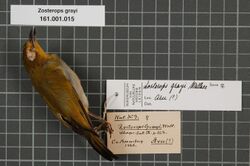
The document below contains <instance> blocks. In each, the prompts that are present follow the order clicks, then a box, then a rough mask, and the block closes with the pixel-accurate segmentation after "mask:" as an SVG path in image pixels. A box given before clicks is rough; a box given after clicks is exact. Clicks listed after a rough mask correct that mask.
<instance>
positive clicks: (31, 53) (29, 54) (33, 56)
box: [27, 51, 36, 61]
mask: <svg viewBox="0 0 250 166" xmlns="http://www.w3.org/2000/svg"><path fill="white" fill-rule="evenodd" d="M27 58H28V59H29V60H30V61H34V60H35V59H36V52H35V51H27Z"/></svg>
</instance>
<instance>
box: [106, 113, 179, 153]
mask: <svg viewBox="0 0 250 166" xmlns="http://www.w3.org/2000/svg"><path fill="white" fill-rule="evenodd" d="M107 120H108V121H109V122H110V123H111V125H112V128H113V130H114V133H113V134H112V135H111V137H110V136H108V148H109V149H110V150H111V151H112V152H113V153H115V154H137V153H180V151H181V147H180V145H181V143H180V142H181V138H180V136H181V134H180V131H181V129H180V128H181V123H180V112H177V111H169V112H108V113H107Z"/></svg>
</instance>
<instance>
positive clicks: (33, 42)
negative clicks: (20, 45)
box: [29, 27, 36, 48]
mask: <svg viewBox="0 0 250 166" xmlns="http://www.w3.org/2000/svg"><path fill="white" fill-rule="evenodd" d="M29 40H30V41H31V43H32V46H33V48H35V40H36V28H34V27H33V28H32V29H31V30H30V36H29Z"/></svg>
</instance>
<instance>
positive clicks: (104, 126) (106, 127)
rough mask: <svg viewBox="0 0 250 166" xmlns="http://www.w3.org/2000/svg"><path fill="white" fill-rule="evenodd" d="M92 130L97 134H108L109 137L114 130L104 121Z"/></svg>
mask: <svg viewBox="0 0 250 166" xmlns="http://www.w3.org/2000/svg"><path fill="white" fill-rule="evenodd" d="M94 130H95V131H96V132H97V133H99V132H101V131H105V132H108V133H109V135H110V137H111V135H112V134H113V132H114V130H113V129H112V126H111V124H110V123H109V122H107V121H105V122H104V123H102V124H101V125H99V126H97V127H95V128H94Z"/></svg>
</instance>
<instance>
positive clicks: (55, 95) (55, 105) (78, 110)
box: [23, 28, 117, 160]
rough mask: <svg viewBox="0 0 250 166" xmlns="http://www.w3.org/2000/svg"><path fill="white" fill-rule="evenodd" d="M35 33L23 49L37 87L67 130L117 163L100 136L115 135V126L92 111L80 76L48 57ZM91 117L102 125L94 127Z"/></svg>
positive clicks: (27, 68)
mask: <svg viewBox="0 0 250 166" xmlns="http://www.w3.org/2000/svg"><path fill="white" fill-rule="evenodd" d="M35 33H36V32H35V29H34V28H33V29H32V30H31V31H30V36H29V40H28V41H27V42H26V43H25V45H24V49H23V62H24V66H25V68H26V70H27V72H28V74H29V76H30V78H31V81H32V84H33V86H34V87H35V89H36V90H37V91H38V92H39V93H40V95H41V96H42V98H43V99H44V101H45V102H46V103H47V105H48V106H49V108H50V110H51V112H52V113H53V114H54V115H55V117H56V118H57V119H59V120H60V122H61V123H62V124H63V125H64V126H66V127H67V128H70V129H72V130H73V131H74V132H76V133H77V134H79V135H81V136H84V137H85V138H86V139H87V140H88V142H89V143H90V144H91V145H92V147H93V148H94V149H95V150H96V151H97V152H98V153H99V154H100V155H102V156H103V157H104V158H106V159H107V160H113V159H117V156H116V155H114V154H113V153H112V152H111V151H110V150H109V149H108V148H107V147H106V145H105V144H104V143H103V142H102V140H101V139H100V136H99V134H98V132H99V131H101V130H104V131H108V132H110V133H112V128H111V125H110V124H109V123H108V122H107V121H105V120H104V119H102V118H101V117H99V116H96V115H94V114H93V113H91V112H90V111H89V110H88V107H89V103H88V99H87V97H86V95H85V93H84V91H83V88H82V86H81V83H80V80H79V78H78V76H77V75H76V74H75V72H74V71H73V70H72V69H71V68H70V67H69V66H68V65H67V64H66V63H65V62H63V60H62V59H60V58H59V57H58V56H57V55H55V54H48V53H46V52H45V51H44V50H43V49H42V47H41V46H40V44H39V43H38V42H37V40H36V39H35ZM90 117H92V118H95V119H97V120H98V121H99V122H100V125H99V126H97V127H94V126H93V124H92V119H91V118H90Z"/></svg>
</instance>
